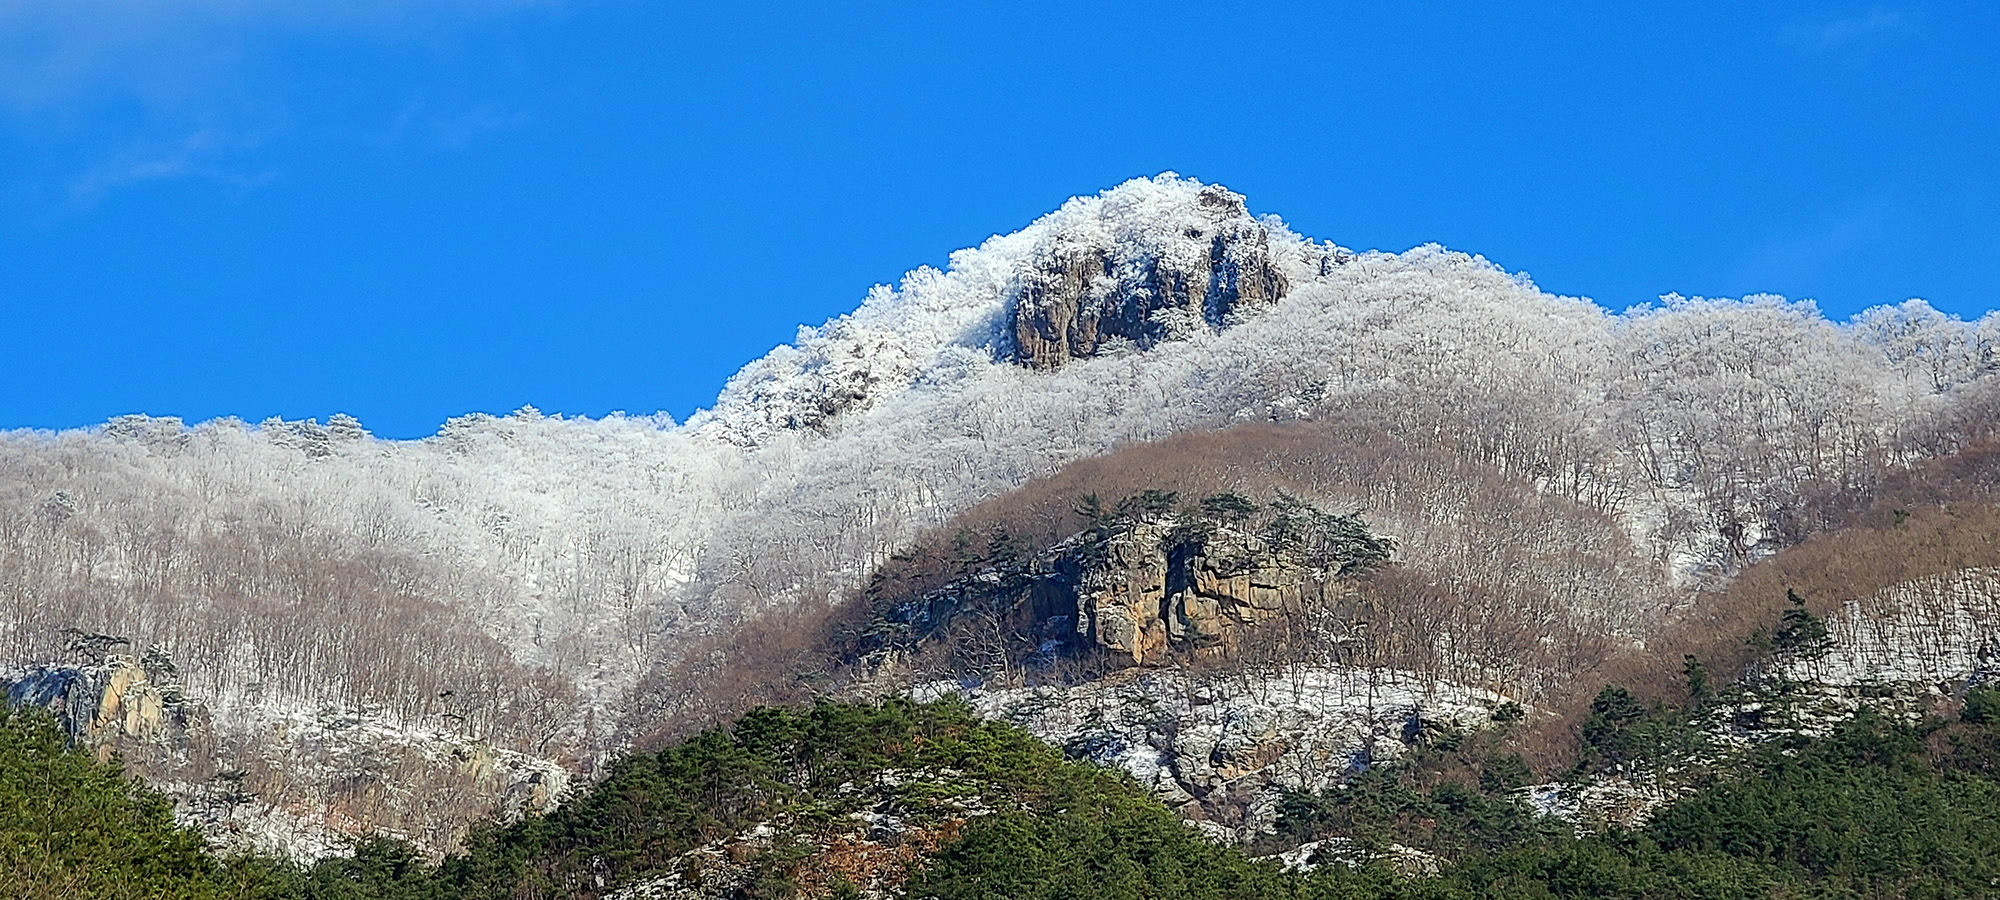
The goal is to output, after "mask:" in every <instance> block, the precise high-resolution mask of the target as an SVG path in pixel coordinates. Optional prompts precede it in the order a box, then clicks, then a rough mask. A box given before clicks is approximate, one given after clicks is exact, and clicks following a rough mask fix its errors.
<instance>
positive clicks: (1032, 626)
mask: <svg viewBox="0 0 2000 900" xmlns="http://www.w3.org/2000/svg"><path fill="white" fill-rule="evenodd" d="M1345 590H1346V587H1345V586H1344V585H1342V584H1340V583H1338V582H1334V581H1330V580H1326V579H1315V578H1312V577H1310V573H1309V572H1308V571H1307V569H1306V568H1305V567H1303V566H1302V565H1300V563H1299V562H1298V561H1297V560H1295V559H1293V558H1292V557H1291V556H1290V555H1289V554H1286V553H1283V552H1280V551H1278V550H1275V549H1273V548H1272V547H1270V546H1269V545H1268V544H1266V543H1265V542H1264V541H1263V540H1261V539H1259V538H1257V537H1255V536H1252V535H1249V534H1244V533H1242V532H1240V531H1235V530H1232V529H1230V528H1227V527H1223V526H1219V525H1215V524H1213V523H1200V522H1197V523H1186V522H1181V521H1179V520H1177V519H1173V518H1166V519H1161V520H1158V521H1147V522H1138V523H1133V524H1130V525H1129V526H1127V527H1125V528H1122V529H1119V530H1117V531H1114V532H1112V533H1110V534H1109V535H1106V534H1103V533H1100V532H1095V531H1087V532H1084V533H1082V534H1078V535H1076V536H1074V537H1072V538H1070V539H1069V540H1066V541H1064V542H1062V543H1060V544H1057V545H1056V546H1055V547H1053V548H1051V549H1050V550H1048V551H1046V552H1044V553H1042V554H1040V555H1038V556H1036V557H1034V558H1033V559H1030V560H1027V561H1026V562H1025V563H1024V564H1022V565H1021V566H1019V567H1018V568H1015V569H1012V570H1009V571H1005V572H1002V571H998V570H988V571H985V572H982V573H980V574H978V575H975V576H973V577H971V578H966V579H962V580H959V581H955V582H953V583H951V584H948V585H946V586H945V587H943V588H941V589H939V590H937V591H934V592H932V593H930V594H928V595H926V596H924V597H922V598H920V599H917V600H914V601H911V602H909V603H906V604H904V605H902V606H901V607H899V608H897V609H894V610H891V611H890V612H889V614H888V616H889V618H890V619H891V620H892V621H897V622H900V623H902V624H905V625H908V626H910V627H911V629H912V631H913V632H914V633H915V637H917V638H918V639H919V640H921V639H923V638H924V637H925V636H927V635H929V634H931V633H934V632H937V631H939V630H940V629H943V628H945V627H946V626H948V625H949V624H951V623H952V622H953V620H955V619H958V618H960V617H962V616H964V615H966V614H967V611H968V610H975V609H976V610H981V611H982V614H994V611H998V614H999V615H1001V616H1002V617H1005V618H1009V619H1010V620H1011V627H1013V628H1015V629H1017V630H1018V631H1019V633H1020V634H1021V635H1022V636H1023V637H1027V638H1030V639H1031V640H1032V641H1033V643H1034V645H1035V646H1038V647H1042V648H1044V650H1047V649H1050V648H1054V647H1060V648H1063V649H1065V650H1068V651H1072V652H1075V651H1083V652H1094V651H1101V652H1103V653H1105V654H1107V655H1108V656H1109V657H1110V658H1111V659H1113V660H1115V661H1119V662H1122V663H1123V664H1126V665H1131V666H1162V665H1167V664H1169V663H1171V662H1174V661H1176V660H1180V659H1225V658H1231V657H1233V656H1234V655H1235V654H1236V653H1237V651H1239V650H1240V649H1241V648H1242V647H1243V645H1244V639H1245V637H1246V636H1247V635H1248V634H1249V633H1250V632H1251V631H1252V630H1254V629H1255V628H1256V626H1259V625H1262V624H1265V623H1268V622H1271V621H1273V620H1276V619H1278V618H1279V617H1281V616H1284V615H1286V614H1288V612H1291V611H1297V610H1300V609H1302V608H1304V607H1322V608H1323V607H1324V605H1325V601H1327V600H1328V599H1330V598H1332V597H1333V596H1334V595H1336V594H1338V593H1340V592H1344V591H1345Z"/></svg>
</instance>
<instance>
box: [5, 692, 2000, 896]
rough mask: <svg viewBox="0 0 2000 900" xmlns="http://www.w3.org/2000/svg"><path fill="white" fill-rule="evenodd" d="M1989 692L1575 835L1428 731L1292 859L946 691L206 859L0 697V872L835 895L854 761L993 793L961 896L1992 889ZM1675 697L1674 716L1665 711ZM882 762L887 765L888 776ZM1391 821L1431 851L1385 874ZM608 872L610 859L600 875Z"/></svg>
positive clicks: (101, 887) (930, 783)
mask: <svg viewBox="0 0 2000 900" xmlns="http://www.w3.org/2000/svg"><path fill="white" fill-rule="evenodd" d="M1996 697H2000V693H1996V692H1994V691H1992V690H1989V689H1982V688H1974V689H1973V690H1972V691H1971V692H1970V693H1969V694H1968V696H1967V697H1966V702H1965V704H1964V705H1963V707H1962V710H1961V713H1960V715H1959V716H1958V717H1956V718H1955V719H1944V718H1933V719H1930V720H1927V721H1924V722H1921V723H1917V724H1911V723H1908V722H1904V721H1900V720H1896V719H1891V718H1888V717H1884V716H1881V715H1877V714H1874V713H1872V712H1869V711H1867V710H1864V711H1862V712H1861V713H1860V714H1859V715H1858V716H1857V717H1855V718H1854V719H1853V720H1851V721H1849V722H1847V723H1845V724H1844V725H1842V726H1840V727H1839V728H1838V729H1836V730H1835V731H1834V732H1833V733H1832V734H1831V735H1829V736H1827V737H1824V738H1819V739H1815V740H1806V739H1798V740H1792V741H1779V742H1772V743H1771V744H1769V745H1767V746H1765V747H1763V748H1762V749H1759V750H1757V751H1755V752H1753V753H1752V754H1751V755H1750V757H1749V758H1748V759H1747V760H1746V761H1745V762H1743V763H1742V764H1741V765H1739V766H1735V767H1730V768H1726V769H1721V770H1718V771H1717V772H1715V773H1714V774H1713V775H1712V776H1711V777H1710V780H1709V781H1708V782H1707V783H1705V784H1703V785H1701V786H1700V789H1699V790H1697V791H1695V792H1694V793H1692V794H1690V795H1689V796H1687V797H1685V798H1684V799H1682V800H1680V801H1679V802H1677V803H1675V804H1673V805H1671V806H1668V807H1666V808H1664V809H1662V810H1660V811H1659V812H1658V813H1657V814H1656V815H1655V816H1654V817H1653V819H1652V820H1651V822H1650V823H1649V824H1648V825H1646V826H1645V827H1643V828H1640V829H1638V830H1635V831H1618V830H1612V831H1608V832H1605V833H1601V834H1596V835H1591V836H1585V837H1579V836H1577V835H1576V834H1575V833H1574V832H1572V831H1571V830H1570V829H1569V827H1568V826H1567V825H1564V824H1562V823H1560V822H1556V821H1554V820H1550V819H1545V818H1541V817H1538V816H1536V815H1534V814H1533V813H1532V812H1530V811H1529V810H1528V809H1527V808H1526V806H1525V805H1524V804H1522V803H1521V802H1520V800H1519V789H1520V787H1521V786H1522V784H1523V783H1525V782H1526V781H1527V780H1528V778H1529V777H1530V775H1529V772H1528V769H1527V766H1526V765H1525V764H1524V763H1522V762H1521V760H1520V758H1519V757H1518V756H1514V755H1512V754H1511V753H1508V752H1506V751H1505V749H1504V747H1505V744H1504V740H1505V738H1504V732H1505V731H1506V727H1503V728H1502V729H1500V730H1499V732H1498V733H1497V736H1496V734H1475V735H1456V734H1453V735H1443V736H1438V737H1436V738H1434V739H1431V740H1428V741H1426V742H1425V743H1423V744H1422V745H1421V746H1419V748H1418V749H1417V750H1416V751H1415V753H1414V755H1413V757H1412V758H1411V759H1410V760H1409V761H1408V762H1406V763H1404V764H1400V765H1396V766H1388V767H1377V768H1374V769H1371V770H1369V771H1367V772H1364V773H1362V774H1361V775H1359V776H1357V777H1356V778H1354V779H1353V780H1351V781H1350V782H1349V783H1348V784H1346V785H1344V786H1341V787H1339V788H1336V789H1333V790H1330V791H1328V792H1326V793H1324V794H1321V795H1294V796H1292V797H1290V798H1288V799H1287V800H1286V802H1285V806H1284V818H1283V820H1282V822H1283V825H1282V827H1283V828H1284V830H1285V831H1286V832H1287V834H1289V835H1290V836H1291V837H1292V838H1294V839H1305V838H1311V837H1319V836H1332V835H1338V836H1341V837H1344V838H1347V839H1349V840H1350V841H1352V842H1353V843H1352V846H1353V847H1355V848H1356V852H1354V853H1351V854H1348V856H1350V857H1351V858H1349V859H1346V860H1345V861H1344V862H1343V861H1341V860H1336V859H1324V858H1323V859H1321V860H1320V861H1319V862H1320V866H1319V868H1318V869H1317V870H1316V871H1314V872H1311V873H1309V874H1290V873H1285V872H1283V871H1281V870H1279V868H1278V867H1277V866H1276V865H1274V864H1272V863H1269V862H1265V861H1259V860H1255V859H1252V858H1250V857H1248V856H1246V855H1244V854H1243V853H1242V852H1241V851H1239V850H1237V849H1235V848H1232V847H1225V846H1222V845H1218V844H1215V843H1213V842H1211V841H1208V840H1206V839H1204V838H1202V837H1201V836H1200V835H1198V834H1197V833H1196V832H1195V831H1194V830H1193V829H1191V828H1190V827H1188V826H1187V825H1185V824H1184V823H1182V822H1180V821H1179V820H1178V819H1177V818H1176V817H1175V816H1174V815H1173V814H1172V813H1171V812H1169V811H1168V810H1167V809H1165V808H1164V807H1162V806H1161V805H1160V804H1158V803H1157V802H1156V801H1154V800H1153V799H1152V798H1151V797H1149V796H1147V795H1146V793H1145V792H1144V791H1143V790H1142V789H1141V788H1140V787H1139V786H1138V785H1137V784H1135V783H1134V782H1132V781H1131V780H1130V779H1129V778H1127V777H1125V776H1124V775H1123V774H1122V773H1117V772H1113V771H1109V770H1106V769H1102V768H1098V767H1095V766H1092V765H1089V764H1085V763H1079V762H1074V761H1069V760H1066V759H1064V758H1063V757H1062V756H1061V754H1060V753H1059V752H1058V751H1056V750H1054V749H1052V748H1050V747H1047V746H1045V745H1043V744H1041V743H1039V742H1037V741H1035V740H1034V739H1033V738H1031V737H1029V736H1028V735H1026V734H1025V733H1023V732H1021V731H1019V730H1017V729H1014V728H1011V727H1009V726H1005V725H999V724H994V723H988V722H981V721H979V720H977V719H976V718H975V717H974V716H973V714H972V711H971V710H970V709H969V708H968V707H966V706H965V705H964V704H963V703H960V702H956V701H946V702H942V703H938V704H930V705H925V704H917V703H912V702H908V701H889V702H885V703H882V704H879V705H853V704H820V705H818V706H814V707H811V708H807V709H796V710H794V709H776V708H767V709H760V710H757V711H755V712H753V713H751V714H749V715H746V716H744V717H743V718H742V719H740V720H739V721H738V722H737V723H736V724H735V725H734V727H733V728H731V729H728V730H724V729H712V730H710V731H707V732H704V733H702V734H700V735H699V736H697V737H695V738H693V739H690V740H688V741H686V742H684V743H682V744H680V745H678V746H675V747H672V748H669V749H666V750H663V751H661V752H658V753H653V754H640V755H634V756H630V757H627V758H625V759H623V760H622V761H620V762H619V763H618V764H617V765H616V766H615V767H614V769H613V771H612V772H611V773H610V775H609V776H608V777H607V778H606V779H605V780H604V781H603V782H602V783H600V784H599V785H597V786H596V787H595V788H594V789H592V790H590V791H589V792H588V793H586V794H585V795H583V796H582V797H579V798H578V799H576V800H575V801H573V802H571V803H569V804H566V805H565V806H564V807H562V808H561V809H560V810H558V811H557V812H555V813H553V814H551V815H548V816H531V817H529V818H527V819H524V820H522V821H520V822H517V823H514V824H511V825H504V826H500V825H495V826H489V827H487V828H485V829H483V830H481V831H480V832H479V833H478V834H477V835H476V836H475V838H474V840H473V841H472V842H471V845H470V847H469V849H468V850H467V851H466V852H465V853H464V854H461V855H459V856H455V857H451V858H449V859H446V860H445V861H443V862H442V863H441V864H437V865H432V864H428V863H426V862H425V861H423V860H422V859H420V858H418V857H417V856H415V855H414V854H413V853H412V852H411V851H410V849H409V848H408V847H407V846H404V845H402V844H399V843H397V842H395V841H391V840H387V839H373V840H369V841H365V842H363V843H362V844H361V845H360V846H359V847H358V848H357V850H356V851H355V853H354V854H353V855H351V856H349V857H343V858H338V859H332V860H327V861H324V862H321V863H319V864H318V865H315V866H313V867H311V868H308V869H299V868H296V867H293V866H291V865H289V864H285V863H281V862H276V861H272V860H262V859H255V858H234V859H227V860H218V859H216V858H214V857H213V856H211V855H210V854H209V853H208V852H207V851H206V850H205V849H204V848H203V847H202V845H201V842H200V840H199V838H198V837H197V836H196V835H194V834H193V833H191V832H188V831H186V830H184V829H180V828H177V827H175V826H174V824H173V822H172V820H171V817H170V815H169V812H168V808H167V804H166V803H165V801H164V800H162V799H161V798H160V797H158V795H156V794H153V793H152V792H150V791H148V790H146V789H144V788H143V787H141V786H139V785H137V784H135V783H133V782H131V781H128V780H127V779H125V778H124V777H123V776H122V775H121V774H120V773H119V771H118V768H117V766H116V765H115V764H112V763H102V762H99V761H97V760H96V759H94V758H92V757H90V756H89V755H87V754H84V753H82V752H79V751H77V750H75V749H72V748H69V747H67V746H66V745H65V744H64V742H63V735H62V734H61V733H60V732H59V731H58V730H57V729H56V728H55V727H54V725H53V723H52V722H51V721H50V720H49V719H48V717H47V716H46V715H43V714H39V713H34V712H12V713H5V714H0V893H4V894H5V895H6V896H18V897H22V898H29V900H40V898H56V897H62V898H98V897H105V898H128V897H129V898H141V897H144V898H190V900H208V898H245V900H253V898H254V900H262V898H269V900H444V898H460V897H519V898H557V897H599V896H603V895H604V894H605V893H606V892H607V891H608V890H610V889H615V888H617V887H620V886H623V885H627V884H631V883H633V882H635V881H638V880H643V879H644V878H647V877H651V876H654V875H658V874H660V873H662V872H663V871H665V870H667V869H668V868H669V867H670V866H672V865H673V864H674V861H675V860H676V858H677V857H679V856H680V854H682V853H683V852H685V851H686V850H688V849H690V848H693V847H696V846H700V845H702V844H704V843H707V842H710V841H713V840H716V839H718V838H725V837H729V836H731V835H736V834H740V833H742V832H743V831H744V830H745V829H747V828H750V827H752V826H754V825H757V824H760V823H778V824H779V831H780V832H781V833H780V834H779V835H778V836H777V838H776V839H775V840H773V841H772V842H771V843H770V844H769V845H768V849H766V850H764V851H762V853H761V854H760V855H759V856H757V857H756V858H754V859H752V860H750V863H751V867H752V870H753V877H752V878H751V879H750V880H749V881H748V882H747V883H746V884H745V885H744V886H743V887H742V888H741V890H740V894H741V895H742V896H745V897H790V896H828V897H852V896H856V895H857V894H858V888H857V886H856V885H855V884H854V883H852V882H850V881H848V880H846V879H844V878H835V879H831V880H820V881H817V882H811V883H808V881H807V880H806V879H804V878H802V874H803V873H804V872H806V871H807V869H808V868H809V866H810V863H811V856H812V854H813V852H814V850H813V847H814V845H813V844H812V841H813V839H814V838H815V837H816V836H819V835H823V834H826V833H830V832H831V831H832V830H834V829H837V828H839V827H842V826H843V823H844V822H845V821H846V815H847V813H848V812H851V811H852V810H850V809H849V808H848V806H850V805H852V804H853V803H854V802H856V801H853V800H850V799H846V798H848V797H850V796H851V795H852V794H853V791H852V787H853V786H854V785H856V784H875V785H886V786H887V787H886V788H885V789H886V790H887V791H888V792H889V796H890V797H891V799H892V800H893V801H894V802H895V804H896V805H897V808H899V809H901V810H903V811H905V812H907V813H908V817H909V821H910V822H911V824H912V825H913V826H915V827H918V828H923V827H926V826H928V825H934V824H938V823H939V822H941V821H943V819H944V818H945V817H947V816H950V815H954V814H953V813H951V812H950V811H951V810H954V809H960V808H962V807H961V806H955V805H953V803H950V802H941V801H968V802H967V803H965V804H964V808H969V807H972V806H983V807H985V808H987V809H991V810H992V812H990V813H987V814H984V815H978V816H972V817H969V818H966V817H964V816H962V815H959V816H958V818H959V819H961V820H962V821H961V824H962V825H963V830H962V831H959V832H957V838H956V839H955V840H952V841H949V842H947V843H945V844H944V845H942V846H941V847H939V848H938V849H936V850H935V851H933V852H930V853H928V854H927V855H923V856H919V857H918V858H917V859H916V860H915V862H914V863H913V864H912V866H911V869H910V871H909V873H908V874H909V876H910V879H909V881H908V883H907V889H908V894H909V896H911V897H913V898H936V900H960V898H985V897H1009V898H1066V897H1093V898H1135V900H1136V898H1153V897H1166V898H1181V900H1209V898H1216V900H1222V898H1231V900H1234V898H1242V900H1251V898H1294V900H1361V898H1398V900H1400V898H1410V900H1416V898H1424V900H1457V898H1486V897H1497V898H1579V900H1581V898H1634V900H1637V898H1745V900H1748V898H1765V900H1771V898H1793V897H1827V898H1835V897H1912V898H1915V897H1923V898H1938V900H1951V898H1972V897H1983V896H1990V895H1991V893H1992V886H1993V885H1994V884H1995V883H2000V818H1996V817H1995V816H1994V815H1993V814H1992V811H1993V810H1994V809H1995V808H2000V716H1996V715H1995V710H1996V709H2000V700H1996V699H1995V698H1996ZM1693 720H1694V719H1693V716H1692V715H1690V714H1687V713H1682V712H1677V711H1674V710H1669V709H1664V708H1662V707H1659V706H1657V705H1647V704H1642V703H1640V702H1638V701H1637V700H1635V699H1634V698H1633V697H1632V696H1631V694H1630V693H1629V692H1626V691H1622V690H1620V689H1617V688H1607V689H1606V690H1605V691H1603V692H1601V693H1600V694H1599V695H1598V697H1597V700H1596V702H1594V703H1593V704H1592V712H1591V722H1593V723H1596V724H1595V725H1592V726H1589V727H1588V728H1587V730H1588V731H1589V733H1590V736H1588V737H1587V738H1586V740H1587V741H1589V742H1590V744H1589V745H1590V746H1591V747H1594V748H1597V749H1598V751H1599V752H1605V750H1604V748H1607V747H1625V749H1626V750H1627V751H1629V752H1633V753H1637V752H1638V751H1637V750H1636V749H1634V748H1632V747H1630V746H1629V745H1626V744H1621V743H1620V742H1621V741H1629V740H1630V739H1631V738H1632V737H1633V736H1634V735H1635V734H1639V733H1644V732H1645V730H1646V729H1653V730H1654V732H1653V733H1654V734H1656V736H1657V735H1659V734H1664V733H1665V732H1667V731H1670V730H1671V729H1673V728H1675V727H1680V728H1683V729H1686V728H1689V727H1691V725H1690V724H1689V723H1691V722H1692V721H1693ZM1676 723H1678V724H1676ZM889 775H894V776H895V777H885V776H889ZM1396 845H1401V846H1404V847H1414V848H1418V849H1420V850H1423V851H1425V852H1428V853H1431V854H1434V855H1436V856H1437V857H1438V858H1439V859H1440V860H1442V864H1441V868H1440V871H1439V872H1438V874H1436V875H1434V876H1424V875H1408V874H1397V873H1395V872H1393V871H1391V869H1390V867H1389V866H1388V864H1387V863H1386V862H1384V860H1385V859H1387V858H1388V854H1387V853H1385V851H1387V850H1388V849H1389V848H1391V847H1393V846H1396ZM600 879H601V880H600Z"/></svg>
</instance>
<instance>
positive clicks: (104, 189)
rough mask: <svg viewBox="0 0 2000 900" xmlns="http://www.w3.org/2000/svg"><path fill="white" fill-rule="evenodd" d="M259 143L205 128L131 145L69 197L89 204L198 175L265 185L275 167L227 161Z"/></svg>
mask: <svg viewBox="0 0 2000 900" xmlns="http://www.w3.org/2000/svg"><path fill="white" fill-rule="evenodd" d="M255 145H256V142H255V141H253V140H247V139H242V138H231V137H229V136H227V135H224V134H222V133H220V132H217V131H213V130H203V131H197V132H195V133H193V134H190V135H188V136H187V137H185V138H183V139H181V140H179V141H176V142H173V143H169V144H155V145H141V146H136V147H132V148H129V149H127V150H126V151H125V152H123V153H119V154H116V155H114V156H113V157H112V158H111V159H107V160H105V161H104V162H102V163H99V164H98V165H97V166H95V167H93V168H91V169H90V170H89V171H87V172H85V173H83V174H82V175H80V176H78V177H77V178H76V179H75V180H74V181H73V182H72V183H71V184H70V190H69V199H70V203H71V205H72V206H73V207H74V208H76V209H88V208H90V207H92V206H95V205H97V204H98V203H99V202H100V201H102V200H103V199H104V198H105V197H106V196H107V195H109V194H110V193H112V192H113V191H116V190H119V189H121V188H126V187H131V186H133V185H138V184H144V183H147V182H156V181H176V180H184V179H197V180H201V181H209V182H214V183H217V184H222V185H227V186H230V187H234V188H239V189H245V190H248V189H251V188H258V187H262V186H264V185H266V184H269V183H271V182H272V181H275V180H276V179H277V177H278V173H277V171H276V170H273V169H244V168H240V167H237V166H232V165H229V164H228V159H229V157H230V155H231V154H234V153H238V152H241V151H244V150H248V149H251V148H253V147H255Z"/></svg>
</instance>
